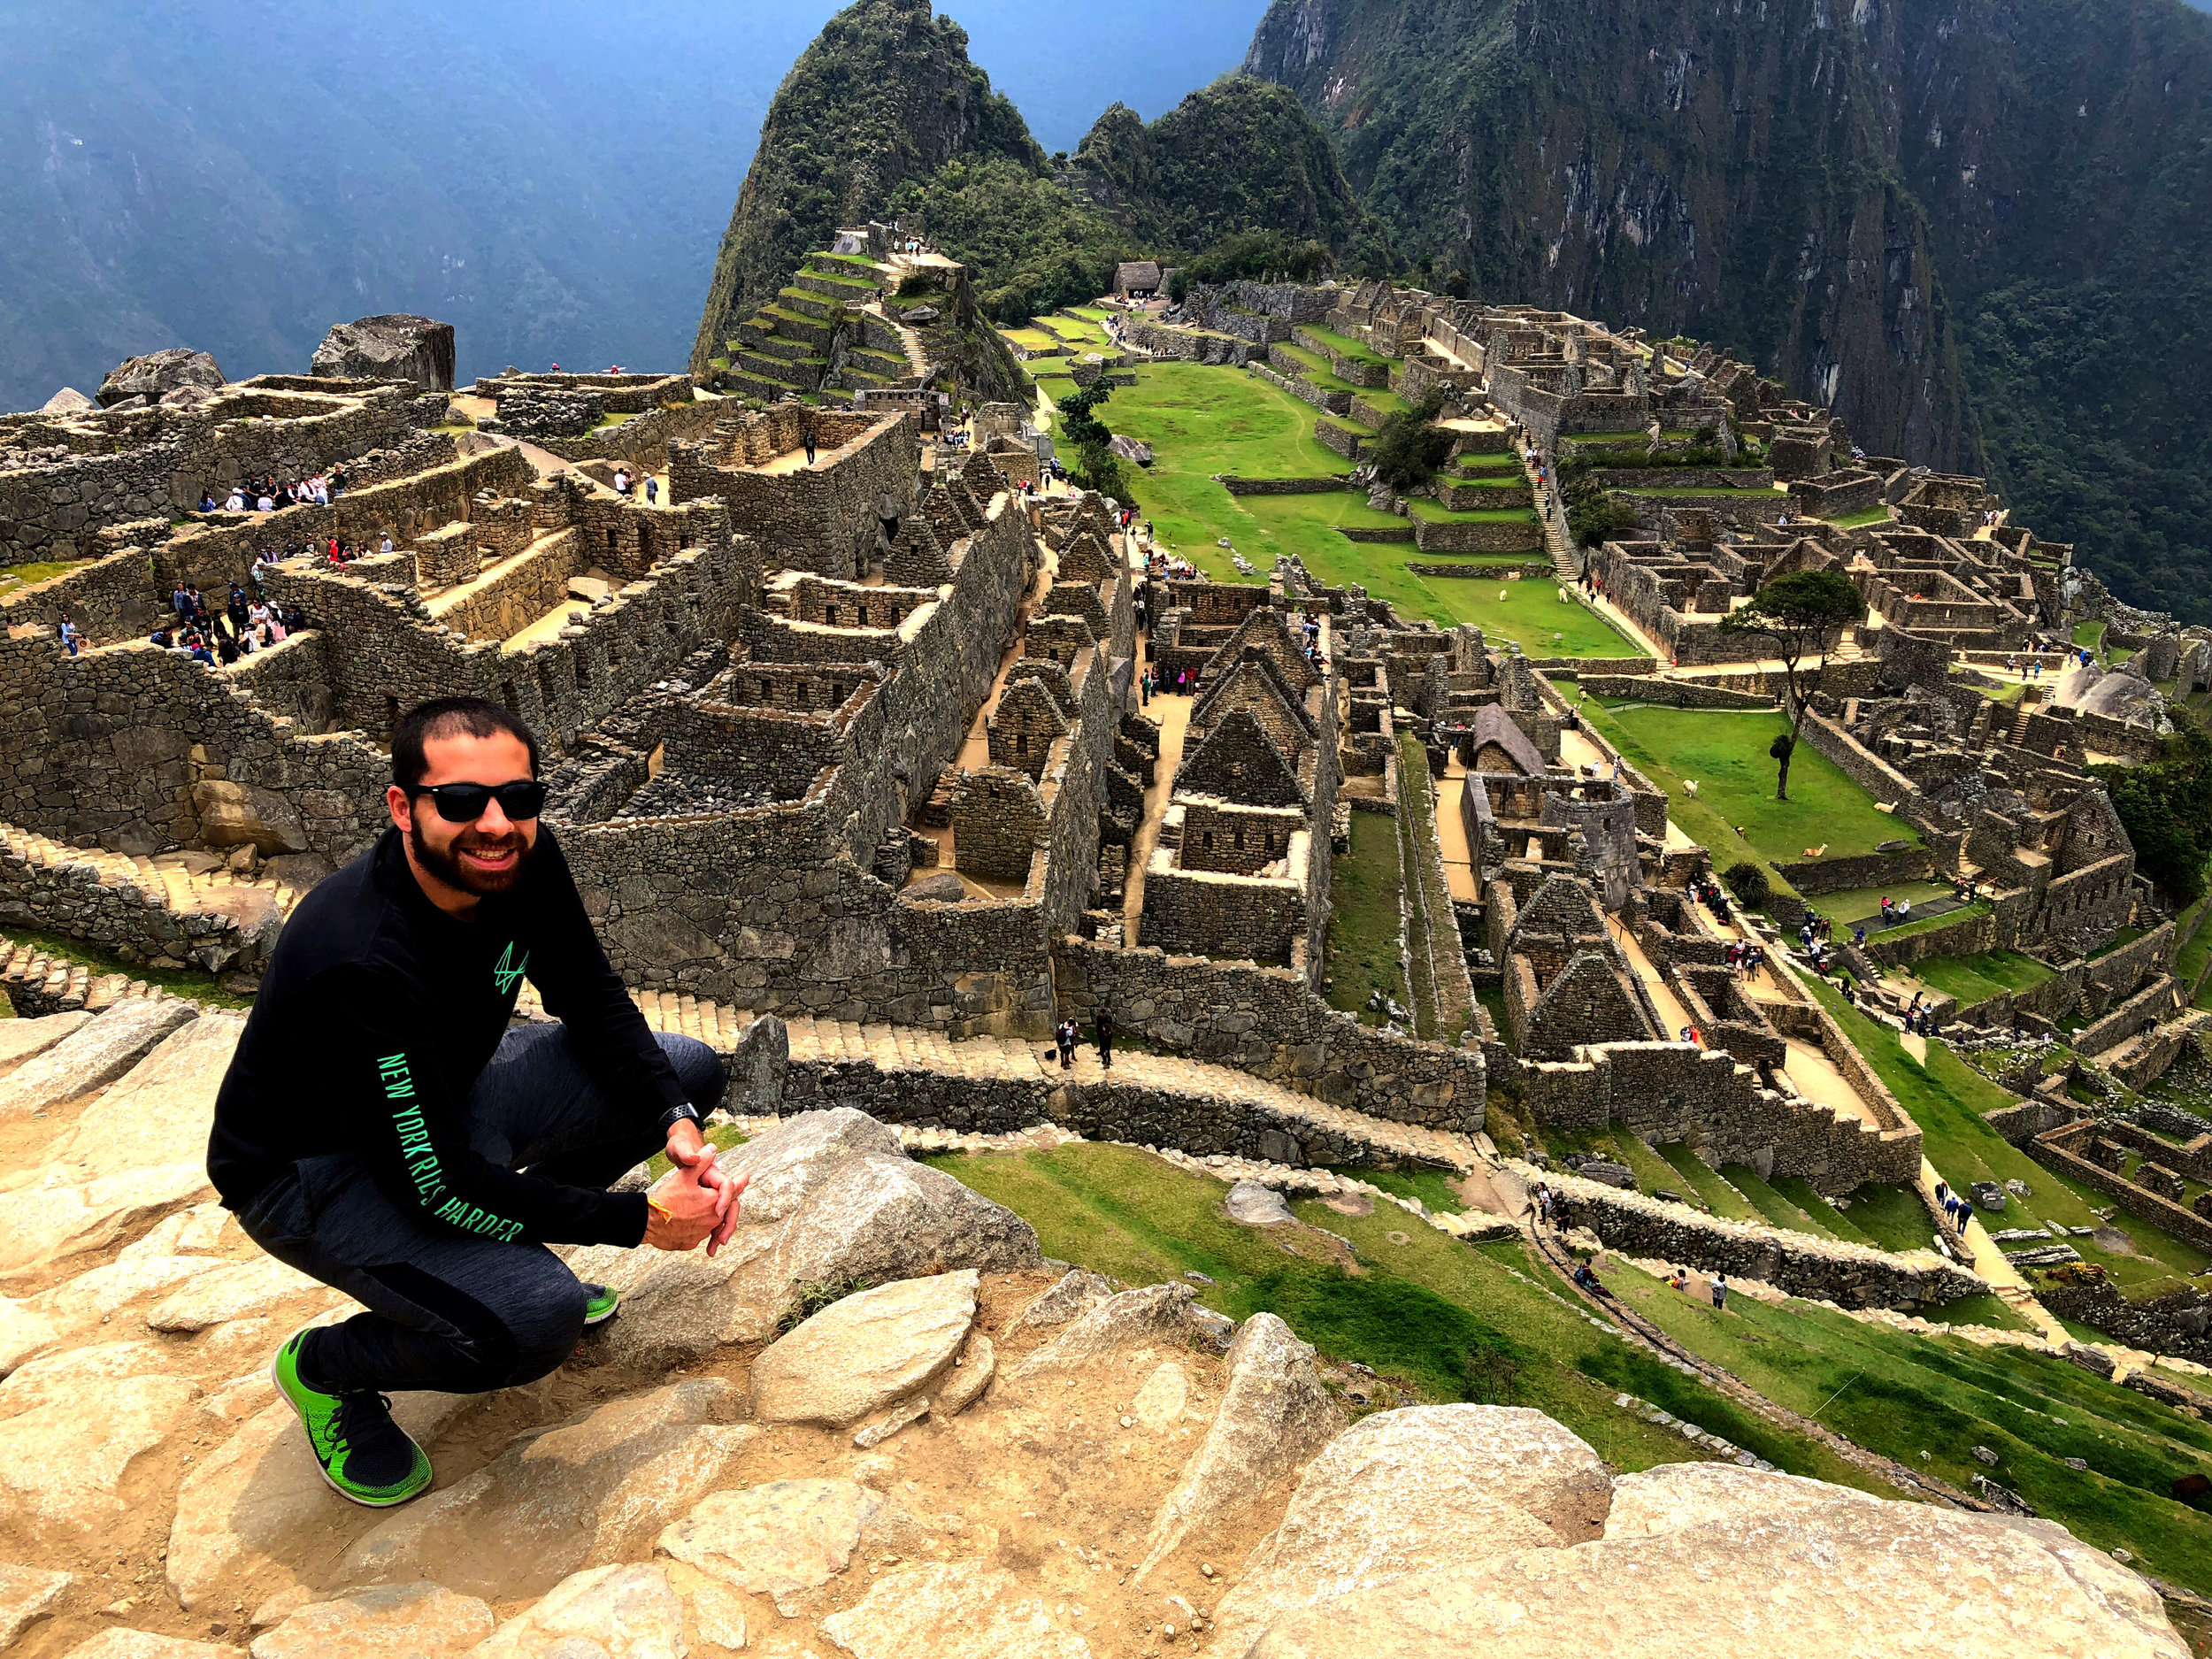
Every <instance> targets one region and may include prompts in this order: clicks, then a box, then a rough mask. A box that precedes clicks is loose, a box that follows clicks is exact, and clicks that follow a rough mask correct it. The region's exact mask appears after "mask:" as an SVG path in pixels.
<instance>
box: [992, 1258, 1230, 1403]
mask: <svg viewBox="0 0 2212 1659" xmlns="http://www.w3.org/2000/svg"><path fill="white" fill-rule="evenodd" d="M1071 1277H1072V1275H1071ZM1066 1283H1067V1280H1065V1279H1063V1280H1062V1281H1061V1284H1060V1285H1056V1286H1054V1287H1053V1288H1052V1290H1051V1291H1048V1292H1047V1293H1046V1294H1048V1295H1056V1294H1058V1293H1059V1291H1060V1289H1061V1286H1064V1285H1065V1284H1066ZM1197 1299H1198V1293H1197V1292H1196V1291H1194V1290H1193V1289H1192V1288H1191V1287H1190V1286H1188V1285H1147V1286H1144V1287H1143V1288H1142V1289H1140V1290H1125V1291H1122V1292H1120V1293H1118V1294H1115V1295H1111V1296H1108V1297H1107V1298H1105V1300H1103V1301H1102V1302H1096V1303H1094V1304H1093V1305H1092V1306H1091V1308H1090V1309H1089V1310H1087V1312H1085V1313H1083V1314H1080V1315H1079V1316H1078V1317H1076V1318H1074V1319H1072V1320H1071V1321H1070V1322H1069V1324H1068V1327H1067V1329H1066V1330H1064V1331H1063V1332H1061V1333H1060V1334H1059V1335H1058V1336H1056V1337H1055V1338H1053V1339H1052V1340H1051V1341H1049V1342H1048V1343H1046V1344H1045V1345H1044V1346H1043V1347H1042V1348H1039V1349H1037V1350H1036V1351H1035V1352H1034V1353H1033V1354H1032V1355H1030V1356H1029V1357H1028V1358H1027V1359H1025V1360H1024V1361H1023V1362H1022V1363H1021V1364H1020V1365H1019V1366H1018V1367H1017V1368H1016V1370H1015V1372H1014V1376H1015V1378H1016V1379H1017V1380H1023V1379H1028V1378H1031V1377H1037V1376H1041V1375H1043V1374H1045V1373H1046V1372H1048V1371H1077V1370H1080V1369H1082V1368H1083V1367H1085V1366H1087V1365H1089V1364H1091V1363H1093V1362H1094V1361H1096V1360H1098V1359H1100V1358H1102V1357H1103V1356H1106V1355H1108V1354H1114V1353H1118V1352H1119V1351H1121V1350H1122V1349H1124V1348H1147V1347H1159V1346H1168V1347H1176V1346H1182V1347H1195V1346H1197V1345H1198V1344H1199V1343H1200V1342H1201V1341H1204V1340H1208V1338H1207V1335H1206V1331H1205V1327H1204V1326H1203V1325H1201V1324H1200V1323H1199V1322H1198V1319H1197V1317H1196V1316H1195V1315H1194V1312H1193V1311H1192V1306H1193V1304H1194V1302H1196V1301H1197ZM1035 1305H1036V1304H1035V1303H1032V1304H1031V1306H1032V1307H1034V1306H1035Z"/></svg>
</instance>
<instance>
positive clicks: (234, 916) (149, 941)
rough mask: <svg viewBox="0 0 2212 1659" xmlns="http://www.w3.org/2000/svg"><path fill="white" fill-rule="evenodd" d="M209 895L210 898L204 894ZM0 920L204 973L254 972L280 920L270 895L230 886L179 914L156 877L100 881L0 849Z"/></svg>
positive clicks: (124, 956)
mask: <svg viewBox="0 0 2212 1659" xmlns="http://www.w3.org/2000/svg"><path fill="white" fill-rule="evenodd" d="M210 896H211V898H214V897H217V895H210ZM0 923H5V924H6V925H7V926H11V927H24V928H32V929H35V930H36V931H38V932H40V933H59V934H61V935H63V936H64V937H65V938H69V939H74V940H76V941H80V942H81V943H82V944H84V945H87V946H89V947H90V948H91V949H94V950H96V951H97V952H99V953H100V954H101V955H102V956H111V957H113V958H114V959H115V960H117V961H119V962H124V963H129V964H140V963H152V962H161V963H164V964H189V965H190V966H193V967H196V968H200V969H203V970H204V971H206V972H211V973H221V972H227V971H229V970H232V969H238V970H242V971H245V972H258V971H259V970H260V969H261V967H262V966H263V965H264V964H265V962H266V961H267V959H268V954H269V952H270V950H271V949H273V948H274V946H275V944H276V937H277V932H278V929H279V928H280V926H281V925H282V918H280V916H279V915H278V913H277V909H276V902H275V897H274V895H272V894H270V893H268V892H266V891H264V890H262V889H258V888H254V887H233V888H230V889H227V891H225V892H224V893H222V894H221V895H219V904H218V905H217V906H211V908H209V909H207V910H196V911H190V912H187V913H184V914H179V913H178V912H176V911H174V910H171V909H170V908H169V901H168V895H167V891H166V889H165V887H164V886H163V884H162V881H161V879H160V877H158V876H149V877H148V878H147V879H145V880H144V881H142V882H131V881H124V880H119V879H108V880H103V879H102V872H100V871H99V870H98V869H96V868H95V867H94V866H93V865H91V864H83V863H75V862H69V861H60V862H53V863H49V862H44V861H42V860H41V859H40V858H38V857H37V856H34V855H33V854H32V853H30V852H28V851H19V850H17V849H14V848H12V847H0Z"/></svg>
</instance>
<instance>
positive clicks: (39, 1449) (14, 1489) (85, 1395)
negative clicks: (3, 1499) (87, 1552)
mask: <svg viewBox="0 0 2212 1659" xmlns="http://www.w3.org/2000/svg"><path fill="white" fill-rule="evenodd" d="M164 1357H165V1356H164V1355H163V1353H162V1351H161V1350H160V1349H159V1348H157V1346H156V1345H155V1344H153V1343H151V1342H108V1343H103V1344H101V1345H99V1346H98V1347H96V1348H75V1349H73V1350H71V1351H69V1352H67V1353H64V1354H56V1355H52V1356H49V1357H47V1358H44V1359H35V1360H32V1361H30V1362H28V1363H26V1364H23V1365H19V1366H18V1367H17V1368H16V1370H15V1371H14V1373H13V1374H12V1375H11V1376H10V1377H9V1379H7V1381H5V1382H4V1383H0V1492H4V1493H5V1494H6V1496H7V1508H8V1509H9V1512H10V1513H11V1515H12V1517H13V1519H14V1520H16V1521H17V1522H18V1523H22V1522H33V1523H40V1524H44V1525H66V1526H71V1527H87V1526H90V1525H95V1524H96V1523H98V1522H100V1521H104V1520H106V1519H108V1518H110V1517H113V1516H117V1515H120V1514H122V1513H123V1511H124V1504H123V1501H122V1500H121V1499H120V1498H119V1497H118V1496H117V1488H118V1487H119V1486H121V1485H122V1483H123V1479H124V1476H125V1474H126V1473H127V1471H128V1470H129V1468H130V1465H131V1463H132V1460H133V1459H134V1458H136V1457H138V1456H140V1455H142V1454H143V1453H146V1452H150V1451H151V1450H153V1449H154V1448H156V1447H157V1446H158V1445H160V1444H161V1442H162V1441H163V1440H165V1439H167V1438H168V1436H169V1434H170V1433H171V1432H173V1430H174V1429H175V1428H176V1427H177V1425H179V1424H180V1422H181V1421H182V1420H183V1418H184V1416H185V1413H186V1412H187V1411H188V1409H190V1408H191V1404H192V1402H193V1401H195V1400H196V1399H197V1398H198V1397H199V1394H200V1389H199V1386H198V1385H197V1384H196V1383H194V1382H192V1381H190V1380H188V1379H186V1378H182V1377H173V1376H166V1375H164V1374H163V1373H162V1372H161V1371H160V1369H159V1368H160V1366H161V1364H162V1362H163V1359H164ZM92 1400H96V1401H98V1402H99V1409H98V1410H97V1411H91V1410H88V1409H86V1402H88V1401H92Z"/></svg>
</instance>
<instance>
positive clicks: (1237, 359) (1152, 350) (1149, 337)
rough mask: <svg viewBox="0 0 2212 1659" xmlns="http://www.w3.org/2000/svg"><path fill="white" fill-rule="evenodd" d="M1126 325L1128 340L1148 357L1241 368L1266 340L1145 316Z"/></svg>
mask: <svg viewBox="0 0 2212 1659" xmlns="http://www.w3.org/2000/svg"><path fill="white" fill-rule="evenodd" d="M1126 337H1127V339H1128V342H1129V343H1130V344H1131V345H1133V346H1134V347H1135V348H1136V349H1138V350H1140V351H1142V352H1144V353H1146V354H1147V355H1148V356H1150V357H1166V358H1170V359H1171V360H1172V361H1175V362H1178V363H1207V364H1215V365H1233V366H1236V367H1239V368H1241V367H1242V366H1243V365H1245V364H1246V363H1248V362H1249V361H1250V360H1251V357H1252V352H1253V349H1254V347H1255V346H1257V345H1263V344H1264V343H1265V342H1263V341H1251V340H1239V339H1235V338H1233V337H1232V336H1231V335H1229V334H1225V333H1210V332H1208V331H1207V330H1204V329H1199V328H1179V327H1175V326H1171V325H1170V324H1167V323H1160V322H1155V321H1153V320H1152V319H1150V318H1148V317H1132V318H1131V319H1129V320H1128V323H1127V324H1126Z"/></svg>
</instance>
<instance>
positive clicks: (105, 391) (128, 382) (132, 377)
mask: <svg viewBox="0 0 2212 1659" xmlns="http://www.w3.org/2000/svg"><path fill="white" fill-rule="evenodd" d="M180 386H204V387H205V388H208V390H210V391H220V390H221V389H222V386H223V372H222V370H220V369H219V368H217V367H216V366H215V359H214V358H213V357H209V356H208V355H207V353H206V352H204V351H195V350H193V349H191V348H190V347H189V346H171V347H169V348H168V349H166V350H163V351H150V352H148V353H147V354H146V355H145V356H144V357H125V358H124V359H123V360H122V361H121V362H120V363H119V364H117V365H115V366H114V367H113V368H111V369H110V370H109V371H108V372H107V378H106V379H105V380H102V381H101V382H100V389H99V391H98V392H97V393H96V394H95V396H97V397H98V398H99V400H100V403H101V404H102V406H103V407H104V408H109V409H112V408H113V407H114V406H115V405H116V404H118V403H121V402H123V401H124V399H126V398H130V397H142V398H144V399H145V400H146V401H147V402H148V403H159V402H160V401H161V399H162V396H163V395H164V394H165V393H168V392H173V391H174V390H176V388H178V387H180Z"/></svg>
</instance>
